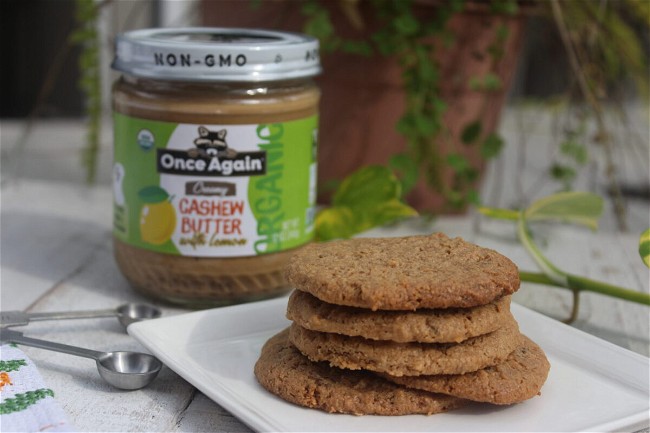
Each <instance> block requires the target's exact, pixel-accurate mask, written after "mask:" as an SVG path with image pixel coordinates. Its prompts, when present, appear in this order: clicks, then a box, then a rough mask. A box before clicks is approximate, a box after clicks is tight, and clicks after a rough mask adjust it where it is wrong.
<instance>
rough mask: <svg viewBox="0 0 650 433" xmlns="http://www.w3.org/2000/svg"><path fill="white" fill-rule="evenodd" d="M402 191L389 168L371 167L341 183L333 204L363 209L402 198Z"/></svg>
mask: <svg viewBox="0 0 650 433" xmlns="http://www.w3.org/2000/svg"><path fill="white" fill-rule="evenodd" d="M400 189H401V186H400V183H399V181H398V180H397V178H396V177H395V175H394V174H393V172H392V171H390V169H389V168H388V167H384V166H380V165H370V166H366V167H362V168H360V169H359V170H357V171H355V172H354V173H352V174H351V175H350V176H348V177H347V178H346V179H344V180H343V182H341V185H340V187H339V189H338V191H336V193H335V194H334V197H333V200H332V204H333V205H334V206H355V207H359V206H360V207H363V206H366V205H367V204H373V203H378V202H382V201H388V200H390V199H392V198H395V197H400V195H401V190H400Z"/></svg>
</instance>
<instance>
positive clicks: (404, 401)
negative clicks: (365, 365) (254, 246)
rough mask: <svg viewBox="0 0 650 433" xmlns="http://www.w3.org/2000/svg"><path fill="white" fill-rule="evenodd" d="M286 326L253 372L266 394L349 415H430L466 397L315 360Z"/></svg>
mask: <svg viewBox="0 0 650 433" xmlns="http://www.w3.org/2000/svg"><path fill="white" fill-rule="evenodd" d="M288 334H289V332H288V330H284V331H282V332H280V333H279V334H277V335H275V336H274V337H272V338H271V339H269V341H267V342H266V344H265V345H264V347H263V348H262V353H261V355H260V358H259V359H258V361H257V363H256V364H255V376H256V377H257V380H258V381H259V383H260V384H261V385H262V386H263V387H264V388H266V389H267V390H268V391H269V392H271V393H273V394H275V395H277V396H279V397H281V398H283V399H284V400H287V401H289V402H291V403H294V404H297V405H300V406H306V407H310V408H318V409H321V410H324V411H327V412H338V413H346V414H353V415H408V414H434V413H439V412H445V411H448V410H451V409H454V408H457V407H459V406H461V405H463V404H465V403H466V400H462V399H459V398H457V397H452V396H449V395H443V394H434V393H430V392H427V391H421V390H417V389H412V388H406V387H402V386H400V385H396V384H394V383H392V382H389V381H387V380H384V379H382V378H380V377H378V376H376V375H374V374H372V373H369V372H366V371H351V370H341V369H337V368H332V367H329V366H328V365H327V364H326V363H313V362H311V361H309V360H308V359H307V358H306V357H305V356H303V355H302V354H301V353H300V352H299V351H298V350H297V349H296V348H295V347H294V346H293V345H292V344H291V343H290V342H289V338H288Z"/></svg>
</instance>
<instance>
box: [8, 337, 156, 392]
mask: <svg viewBox="0 0 650 433" xmlns="http://www.w3.org/2000/svg"><path fill="white" fill-rule="evenodd" d="M0 340H1V341H2V342H5V343H16V344H24V345H26V346H32V347H38V348H39V349H46V350H53V351H55V352H62V353H67V354H69V355H76V356H81V357H84V358H91V359H94V360H95V362H96V363H97V370H98V371H99V375H100V376H101V377H102V378H103V379H104V380H105V381H106V382H107V383H108V384H110V385H112V386H114V387H115V388H119V389H125V390H134V389H140V388H144V387H145V386H147V385H149V384H150V383H151V382H152V381H153V380H154V379H155V378H156V376H157V375H158V373H159V372H160V369H161V368H162V365H163V364H162V362H160V360H159V359H158V358H156V357H155V356H153V355H149V354H148V353H140V352H129V351H115V352H99V351H97V350H90V349H84V348H81V347H76V346H69V345H67V344H61V343H55V342H52V341H46V340H39V339H36V338H30V337H25V336H24V335H23V334H22V332H18V331H13V330H10V329H0Z"/></svg>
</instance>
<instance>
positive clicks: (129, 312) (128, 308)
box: [0, 303, 161, 328]
mask: <svg viewBox="0 0 650 433" xmlns="http://www.w3.org/2000/svg"><path fill="white" fill-rule="evenodd" d="M160 314H161V312H160V309H158V308H156V307H154V306H153V305H149V304H133V303H131V304H124V305H120V306H119V307H117V308H115V309H112V310H85V311H61V312H51V313H25V312H24V311H2V312H0V326H2V327H3V328H4V327H9V326H24V325H27V324H29V322H32V321H38V320H61V319H93V318H99V317H114V316H117V320H119V322H120V323H121V324H122V326H124V328H126V327H127V326H129V325H130V324H131V323H134V322H139V321H141V320H146V319H155V318H157V317H160Z"/></svg>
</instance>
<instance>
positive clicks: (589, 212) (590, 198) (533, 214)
mask: <svg viewBox="0 0 650 433" xmlns="http://www.w3.org/2000/svg"><path fill="white" fill-rule="evenodd" d="M602 212H603V199H602V198H601V197H600V196H598V195H596V194H591V193H587V192H574V191H571V192H562V193H558V194H553V195H551V196H548V197H544V198H542V199H540V200H537V201H536V202H534V203H533V204H532V205H530V206H529V207H528V209H526V210H525V212H524V217H525V219H526V220H528V221H544V220H560V221H564V222H569V223H574V224H581V225H584V226H587V227H589V228H591V229H592V230H596V229H597V228H598V218H600V216H601V214H602Z"/></svg>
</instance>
